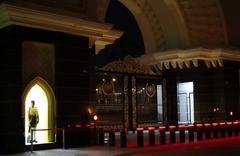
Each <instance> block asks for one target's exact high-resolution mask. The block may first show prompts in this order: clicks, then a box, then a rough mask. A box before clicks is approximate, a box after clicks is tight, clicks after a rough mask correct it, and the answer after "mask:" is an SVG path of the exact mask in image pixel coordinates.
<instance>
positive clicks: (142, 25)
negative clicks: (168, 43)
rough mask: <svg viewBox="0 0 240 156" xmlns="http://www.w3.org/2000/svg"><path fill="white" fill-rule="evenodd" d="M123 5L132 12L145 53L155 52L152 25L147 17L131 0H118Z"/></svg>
mask: <svg viewBox="0 0 240 156" xmlns="http://www.w3.org/2000/svg"><path fill="white" fill-rule="evenodd" d="M119 2H121V3H122V4H123V5H124V6H126V7H127V8H128V9H129V11H130V12H131V13H132V14H133V16H134V17H135V19H136V22H137V24H138V26H139V29H140V31H141V33H142V37H143V42H144V47H145V53H150V52H155V51H156V50H157V47H156V41H155V38H154V35H153V31H152V27H151V25H150V24H149V22H148V19H147V17H146V16H145V15H144V13H143V12H142V11H141V9H140V8H139V6H137V4H136V3H135V2H133V1H132V0H119Z"/></svg>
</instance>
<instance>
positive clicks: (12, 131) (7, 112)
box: [0, 27, 24, 153]
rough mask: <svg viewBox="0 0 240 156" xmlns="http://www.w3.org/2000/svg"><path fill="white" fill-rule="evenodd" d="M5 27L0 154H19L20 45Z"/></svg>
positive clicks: (0, 39) (0, 40)
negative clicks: (15, 152)
mask: <svg viewBox="0 0 240 156" xmlns="http://www.w3.org/2000/svg"><path fill="white" fill-rule="evenodd" d="M12 30H13V28H11V27H9V28H7V29H5V30H0V36H1V37H0V44H1V50H0V51H1V61H0V62H1V63H0V64H1V68H0V69H1V76H0V92H1V96H0V105H1V109H0V122H1V124H2V126H1V129H0V153H3V152H4V151H5V152H14V151H20V150H22V149H24V148H23V145H24V136H23V132H24V127H23V124H24V123H23V120H22V118H21V96H22V94H21V93H22V77H21V63H22V62H21V52H20V49H21V42H20V41H19V38H17V37H16V36H15V34H14V32H13V31H12Z"/></svg>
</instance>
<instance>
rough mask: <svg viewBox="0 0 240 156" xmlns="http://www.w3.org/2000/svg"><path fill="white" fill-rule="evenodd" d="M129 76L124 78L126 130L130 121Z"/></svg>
mask: <svg viewBox="0 0 240 156" xmlns="http://www.w3.org/2000/svg"><path fill="white" fill-rule="evenodd" d="M128 104H129V102H128V76H127V75H125V76H124V128H128V126H129V119H128Z"/></svg>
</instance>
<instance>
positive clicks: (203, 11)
mask: <svg viewBox="0 0 240 156" xmlns="http://www.w3.org/2000/svg"><path fill="white" fill-rule="evenodd" d="M177 2H178V4H179V6H180V7H181V8H182V12H183V14H184V16H185V22H186V25H187V27H188V30H189V35H190V39H191V42H192V43H191V44H192V45H193V46H200V45H202V46H221V45H226V44H227V39H226V38H227V36H226V32H225V23H224V20H223V19H224V17H223V15H222V12H221V7H220V5H219V2H218V0H177Z"/></svg>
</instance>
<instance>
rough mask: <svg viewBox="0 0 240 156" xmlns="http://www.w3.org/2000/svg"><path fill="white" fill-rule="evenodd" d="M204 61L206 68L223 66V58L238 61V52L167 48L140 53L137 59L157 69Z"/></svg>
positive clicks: (196, 65) (188, 65) (193, 65)
mask: <svg viewBox="0 0 240 156" xmlns="http://www.w3.org/2000/svg"><path fill="white" fill-rule="evenodd" d="M200 60H202V61H204V63H205V65H206V67H207V68H212V67H213V68H216V67H223V60H230V61H237V62H240V52H239V51H236V50H230V49H221V48H220V49H219V48H218V49H206V48H196V49H186V50H181V49H177V50H169V51H161V52H156V53H151V54H146V55H142V56H141V57H139V58H137V61H139V62H141V63H143V64H147V65H149V66H153V67H154V68H155V69H157V70H163V69H164V68H165V69H170V68H171V67H172V68H174V69H176V68H180V69H183V67H184V66H185V67H187V68H192V67H198V63H199V61H200Z"/></svg>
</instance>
